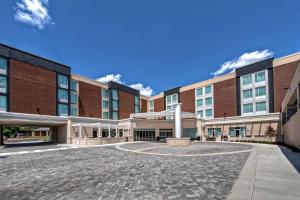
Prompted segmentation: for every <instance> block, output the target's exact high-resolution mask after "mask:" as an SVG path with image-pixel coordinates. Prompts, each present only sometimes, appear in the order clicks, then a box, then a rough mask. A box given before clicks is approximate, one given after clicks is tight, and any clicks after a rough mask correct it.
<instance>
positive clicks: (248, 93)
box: [243, 89, 252, 99]
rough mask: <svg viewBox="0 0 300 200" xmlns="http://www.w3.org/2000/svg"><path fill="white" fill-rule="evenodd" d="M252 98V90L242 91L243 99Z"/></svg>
mask: <svg viewBox="0 0 300 200" xmlns="http://www.w3.org/2000/svg"><path fill="white" fill-rule="evenodd" d="M249 98H252V89H249V90H243V99H249Z"/></svg>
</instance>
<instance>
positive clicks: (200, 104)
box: [197, 99, 203, 107]
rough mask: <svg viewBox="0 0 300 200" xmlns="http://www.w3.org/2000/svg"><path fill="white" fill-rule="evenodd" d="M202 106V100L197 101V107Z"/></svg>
mask: <svg viewBox="0 0 300 200" xmlns="http://www.w3.org/2000/svg"><path fill="white" fill-rule="evenodd" d="M202 106H203V99H197V107H202Z"/></svg>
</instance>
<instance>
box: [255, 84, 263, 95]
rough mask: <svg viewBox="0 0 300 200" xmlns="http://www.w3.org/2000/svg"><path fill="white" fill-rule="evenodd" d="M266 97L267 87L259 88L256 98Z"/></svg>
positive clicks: (256, 91)
mask: <svg viewBox="0 0 300 200" xmlns="http://www.w3.org/2000/svg"><path fill="white" fill-rule="evenodd" d="M265 95H266V87H265V86H264V87H258V88H255V96H257V97H260V96H265Z"/></svg>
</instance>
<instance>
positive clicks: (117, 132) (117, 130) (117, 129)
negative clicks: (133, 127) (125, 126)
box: [116, 125, 119, 137]
mask: <svg viewBox="0 0 300 200" xmlns="http://www.w3.org/2000/svg"><path fill="white" fill-rule="evenodd" d="M116 137H119V127H118V125H116Z"/></svg>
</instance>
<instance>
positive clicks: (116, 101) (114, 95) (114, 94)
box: [111, 89, 119, 120]
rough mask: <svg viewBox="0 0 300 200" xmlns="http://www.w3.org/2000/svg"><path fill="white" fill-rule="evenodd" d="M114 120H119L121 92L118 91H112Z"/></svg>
mask: <svg viewBox="0 0 300 200" xmlns="http://www.w3.org/2000/svg"><path fill="white" fill-rule="evenodd" d="M111 94H112V119H115V120H117V119H119V92H118V90H115V89H112V90H111Z"/></svg>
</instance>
